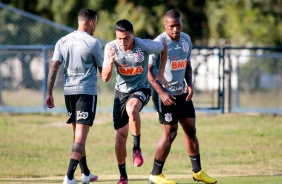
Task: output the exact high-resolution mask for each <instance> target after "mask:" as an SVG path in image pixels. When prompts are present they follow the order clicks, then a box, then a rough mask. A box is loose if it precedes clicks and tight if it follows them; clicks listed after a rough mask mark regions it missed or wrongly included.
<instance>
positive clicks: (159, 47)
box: [139, 39, 164, 54]
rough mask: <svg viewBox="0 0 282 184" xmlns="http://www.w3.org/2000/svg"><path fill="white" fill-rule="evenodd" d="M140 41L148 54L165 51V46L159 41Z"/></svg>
mask: <svg viewBox="0 0 282 184" xmlns="http://www.w3.org/2000/svg"><path fill="white" fill-rule="evenodd" d="M139 40H140V43H141V45H142V46H143V49H144V50H145V51H146V52H147V53H148V54H157V53H160V52H162V51H163V50H164V46H163V44H162V43H161V42H159V41H154V40H150V39H139Z"/></svg>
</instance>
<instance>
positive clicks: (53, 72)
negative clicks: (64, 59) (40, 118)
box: [46, 61, 61, 108]
mask: <svg viewBox="0 0 282 184" xmlns="http://www.w3.org/2000/svg"><path fill="white" fill-rule="evenodd" d="M60 65H61V62H59V61H53V62H52V65H51V67H50V69H49V74H48V82H47V86H48V87H47V97H46V106H47V107H48V108H53V107H55V105H54V98H53V87H54V83H55V81H56V77H57V74H58V71H59V68H60Z"/></svg>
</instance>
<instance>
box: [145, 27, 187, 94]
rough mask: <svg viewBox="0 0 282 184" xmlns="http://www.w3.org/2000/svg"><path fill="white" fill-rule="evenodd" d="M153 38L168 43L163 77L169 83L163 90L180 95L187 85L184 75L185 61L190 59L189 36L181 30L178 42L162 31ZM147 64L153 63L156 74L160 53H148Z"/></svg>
mask: <svg viewBox="0 0 282 184" xmlns="http://www.w3.org/2000/svg"><path fill="white" fill-rule="evenodd" d="M155 40H156V41H160V42H163V43H166V44H167V45H168V59H167V62H166V67H165V72H164V77H165V79H166V80H167V82H168V83H169V86H168V89H165V90H167V91H168V92H169V94H171V95H181V94H183V93H184V92H185V88H186V86H187V84H186V81H185V79H184V77H185V71H186V65H187V61H190V59H191V50H192V43H191V39H190V36H189V35H187V34H185V33H183V32H181V33H180V38H179V40H178V42H175V41H173V40H172V39H171V38H170V37H169V36H168V35H167V33H166V32H164V33H162V34H160V35H159V36H158V37H157V38H155ZM149 64H152V65H155V67H154V69H155V70H154V74H155V75H156V74H157V72H158V70H159V67H160V55H159V54H152V55H150V58H149Z"/></svg>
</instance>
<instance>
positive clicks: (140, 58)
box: [134, 52, 144, 63]
mask: <svg viewBox="0 0 282 184" xmlns="http://www.w3.org/2000/svg"><path fill="white" fill-rule="evenodd" d="M134 56H135V61H136V62H139V63H141V62H142V61H144V53H143V52H136V53H134Z"/></svg>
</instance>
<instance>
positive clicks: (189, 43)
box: [187, 35, 192, 61]
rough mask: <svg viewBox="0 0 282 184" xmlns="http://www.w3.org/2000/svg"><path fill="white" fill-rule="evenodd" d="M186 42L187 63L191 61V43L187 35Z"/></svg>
mask: <svg viewBox="0 0 282 184" xmlns="http://www.w3.org/2000/svg"><path fill="white" fill-rule="evenodd" d="M187 41H188V45H189V51H188V55H187V61H191V53H192V42H191V38H190V36H188V35H187Z"/></svg>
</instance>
